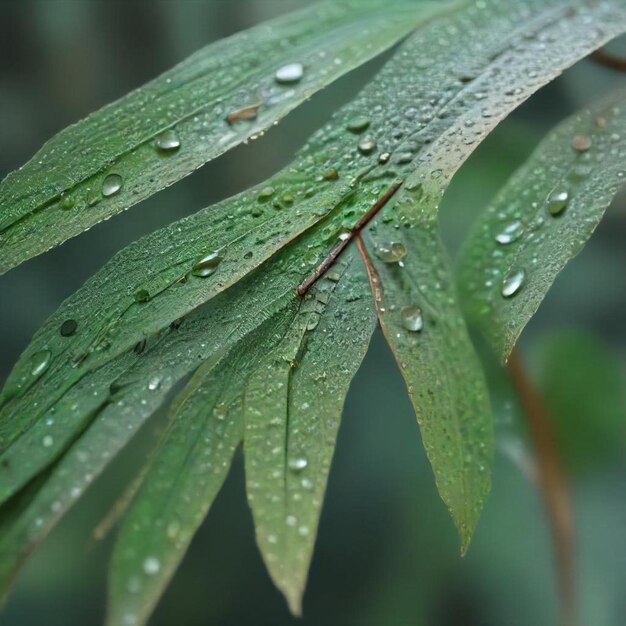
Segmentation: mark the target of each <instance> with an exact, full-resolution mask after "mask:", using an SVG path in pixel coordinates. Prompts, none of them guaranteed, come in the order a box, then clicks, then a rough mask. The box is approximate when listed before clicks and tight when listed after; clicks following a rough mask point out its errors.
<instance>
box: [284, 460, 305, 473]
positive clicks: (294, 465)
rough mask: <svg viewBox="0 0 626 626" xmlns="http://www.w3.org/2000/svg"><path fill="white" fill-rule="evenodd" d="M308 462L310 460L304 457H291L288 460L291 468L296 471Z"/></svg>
mask: <svg viewBox="0 0 626 626" xmlns="http://www.w3.org/2000/svg"><path fill="white" fill-rule="evenodd" d="M308 464H309V463H308V461H307V460H306V459H305V458H304V457H298V458H295V459H289V462H288V465H289V469H292V470H294V471H296V472H299V471H301V470H303V469H304V468H305V467H306V466H307V465H308Z"/></svg>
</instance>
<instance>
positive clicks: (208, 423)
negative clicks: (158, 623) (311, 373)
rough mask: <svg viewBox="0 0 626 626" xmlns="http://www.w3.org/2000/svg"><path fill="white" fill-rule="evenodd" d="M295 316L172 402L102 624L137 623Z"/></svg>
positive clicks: (224, 466)
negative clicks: (255, 375) (258, 370)
mask: <svg viewBox="0 0 626 626" xmlns="http://www.w3.org/2000/svg"><path fill="white" fill-rule="evenodd" d="M294 314H295V308H294V307H293V306H291V307H288V308H287V309H285V310H283V311H281V312H279V313H277V314H276V315H275V316H274V317H272V318H270V320H268V321H267V322H265V324H263V325H261V326H259V327H258V328H257V329H256V330H255V331H254V332H252V333H250V334H249V335H247V336H246V337H244V338H243V339H241V340H240V341H239V342H237V343H236V344H235V345H234V346H233V348H232V349H231V351H230V352H229V353H228V354H226V355H225V356H224V355H221V358H220V357H216V358H212V359H210V360H208V361H207V362H206V363H205V364H204V365H203V366H202V367H201V368H200V369H199V370H198V372H196V374H195V375H194V377H193V379H192V380H191V382H190V383H189V384H188V385H187V387H186V389H185V390H184V392H183V393H181V395H180V397H179V398H177V400H176V402H175V404H174V411H173V417H172V422H171V425H170V427H169V429H168V431H167V433H166V434H165V437H164V440H163V442H162V445H161V447H160V449H159V451H158V452H157V453H156V455H155V456H154V458H153V460H152V463H151V466H150V469H149V470H148V473H147V475H146V476H145V478H144V482H143V486H142V487H141V489H140V490H139V492H138V494H137V496H136V498H135V500H134V502H133V505H132V508H131V510H130V513H129V514H128V516H127V517H126V519H125V521H124V525H123V527H122V529H121V531H120V535H119V537H118V541H117V544H116V547H115V551H114V554H113V559H112V564H111V577H110V592H109V614H108V620H107V623H109V624H111V625H112V626H113V625H117V624H143V623H145V621H146V620H147V618H148V617H149V615H150V613H151V612H152V610H153V608H154V606H155V604H156V602H157V600H158V598H159V597H160V595H161V593H162V592H163V589H164V588H165V586H166V585H167V583H168V582H169V580H170V578H171V577H172V575H173V574H174V571H175V569H176V567H177V566H178V564H179V562H180V561H181V559H182V557H183V556H184V554H185V551H186V549H187V547H188V545H189V543H190V542H191V539H192V537H193V535H194V533H195V531H196V530H197V529H198V527H199V526H200V524H201V523H202V521H203V519H204V517H205V516H206V514H207V512H208V510H209V508H210V506H211V504H212V503H213V500H214V499H215V496H216V495H217V493H218V491H219V489H220V488H221V486H222V483H223V482H224V479H225V478H226V475H227V473H228V470H229V469H230V465H231V462H232V457H233V453H234V451H235V449H236V448H237V446H238V445H239V444H240V443H241V440H242V437H243V431H244V419H243V389H244V385H245V383H246V379H247V378H248V376H249V375H250V372H251V370H253V369H254V368H255V366H256V363H257V362H259V361H260V360H261V359H263V358H264V357H265V355H266V354H267V353H268V351H271V350H272V349H273V348H274V347H275V346H276V344H277V343H278V342H279V341H280V340H281V338H282V336H283V335H284V333H285V330H286V328H287V326H288V325H289V323H290V321H291V319H293V317H294Z"/></svg>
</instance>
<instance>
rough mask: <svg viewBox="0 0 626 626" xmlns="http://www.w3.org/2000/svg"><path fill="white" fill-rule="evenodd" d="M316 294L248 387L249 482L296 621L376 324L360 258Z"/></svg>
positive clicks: (265, 549) (265, 548) (271, 565)
mask: <svg viewBox="0 0 626 626" xmlns="http://www.w3.org/2000/svg"><path fill="white" fill-rule="evenodd" d="M348 266H349V267H350V268H351V271H349V272H347V271H346V267H348ZM354 266H356V267H354ZM335 281H339V283H338V284H337V285H336V283H335ZM311 294H313V296H312V297H308V298H307V299H305V300H304V301H303V302H302V305H301V307H300V312H299V315H298V317H297V318H296V320H295V321H294V323H293V324H292V326H291V328H290V330H289V332H288V333H287V335H286V336H285V339H284V340H283V342H282V344H281V345H280V347H279V349H278V350H277V351H275V352H273V353H272V354H269V355H268V356H267V358H265V359H263V360H262V361H261V363H260V364H259V368H258V370H257V371H256V372H255V373H254V375H253V376H252V377H251V379H250V380H249V381H248V383H247V385H246V391H245V398H244V411H245V421H246V431H245V436H244V453H245V463H246V479H247V480H246V483H247V491H248V501H249V503H250V506H251V508H252V513H253V516H254V525H255V529H256V537H257V543H258V545H259V547H260V549H261V552H262V554H263V557H264V560H265V564H266V565H267V568H268V570H269V572H270V575H271V577H272V579H273V580H274V582H275V583H276V585H277V586H278V588H279V589H280V590H281V591H282V592H283V593H284V594H285V597H286V598H287V601H288V603H289V607H290V608H291V611H292V612H293V613H294V614H296V615H299V614H300V613H301V601H302V594H303V592H304V587H305V584H306V579H307V573H308V570H309V564H310V561H311V555H312V553H313V546H314V543H315V537H316V535H317V526H318V521H319V515H320V509H321V506H322V502H323V499H324V493H325V491H326V482H327V480H328V472H329V470H330V464H331V460H332V455H333V451H334V448H335V440H336V437H337V430H338V428H339V422H340V417H341V411H342V407H343V403H344V400H345V397H346V394H347V392H348V387H349V385H350V383H351V381H352V378H353V377H354V375H355V374H356V371H357V369H358V368H359V365H360V364H361V361H362V360H363V357H364V356H365V352H366V350H367V347H368V345H369V340H370V337H371V335H372V333H373V331H374V328H375V323H376V318H375V315H374V311H373V306H372V303H371V300H370V298H369V294H368V289H367V277H366V276H365V273H364V271H363V268H362V265H361V264H360V262H359V261H358V259H357V260H356V261H354V262H351V261H350V260H348V261H347V263H340V264H338V265H336V266H335V267H334V268H333V269H332V270H331V272H330V273H328V274H327V275H326V278H325V279H324V280H321V281H319V282H318V283H317V284H316V285H315V287H314V288H313V289H312V290H311V291H310V292H309V296H311Z"/></svg>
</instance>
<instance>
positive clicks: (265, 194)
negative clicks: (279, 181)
mask: <svg viewBox="0 0 626 626" xmlns="http://www.w3.org/2000/svg"><path fill="white" fill-rule="evenodd" d="M273 195H274V187H263V189H261V191H259V195H258V196H257V200H258V201H259V202H267V201H268V200H269V199H270V198H271V197H272V196H273Z"/></svg>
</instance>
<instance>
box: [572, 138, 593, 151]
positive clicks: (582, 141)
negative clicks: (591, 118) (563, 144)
mask: <svg viewBox="0 0 626 626" xmlns="http://www.w3.org/2000/svg"><path fill="white" fill-rule="evenodd" d="M591 143H592V142H591V137H589V136H588V135H576V137H574V139H572V148H574V150H577V151H578V152H586V151H587V150H589V148H591Z"/></svg>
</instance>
